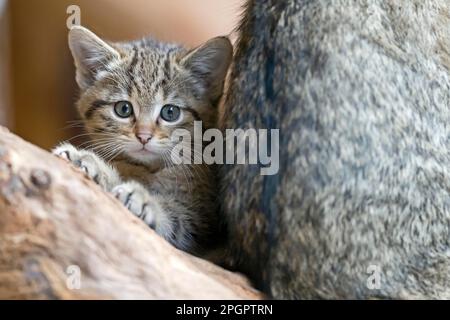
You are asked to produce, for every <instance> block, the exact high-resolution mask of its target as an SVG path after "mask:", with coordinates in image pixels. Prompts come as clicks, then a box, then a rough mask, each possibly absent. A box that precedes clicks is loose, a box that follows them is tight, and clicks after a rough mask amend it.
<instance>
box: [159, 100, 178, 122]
mask: <svg viewBox="0 0 450 320" xmlns="http://www.w3.org/2000/svg"><path fill="white" fill-rule="evenodd" d="M180 113H181V112H180V108H179V107H177V106H176V105H173V104H166V105H165V106H164V107H162V108H161V112H160V115H161V118H163V120H165V121H167V122H174V121H177V120H178V118H179V117H180Z"/></svg>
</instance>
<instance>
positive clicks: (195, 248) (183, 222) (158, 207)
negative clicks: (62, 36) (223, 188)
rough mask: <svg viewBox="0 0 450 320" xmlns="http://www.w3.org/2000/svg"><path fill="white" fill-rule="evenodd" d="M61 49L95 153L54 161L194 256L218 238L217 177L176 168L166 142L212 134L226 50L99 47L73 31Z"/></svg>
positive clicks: (212, 44)
mask: <svg viewBox="0 0 450 320" xmlns="http://www.w3.org/2000/svg"><path fill="white" fill-rule="evenodd" d="M69 46H70V49H71V51H72V55H73V57H74V60H75V65H76V69H77V70H76V80H77V83H78V85H79V87H80V89H81V95H80V99H79V101H78V103H77V107H78V111H79V113H80V115H81V117H82V120H83V122H84V125H85V127H86V130H87V132H88V133H89V135H90V137H91V139H92V142H93V143H92V145H91V147H92V149H91V150H81V149H77V148H76V147H74V146H73V145H71V144H68V143H63V144H61V145H60V146H58V147H57V148H55V149H54V150H53V152H54V154H56V155H58V156H61V157H63V158H66V159H67V160H69V161H70V162H72V163H73V164H74V165H76V166H77V167H80V168H82V169H83V170H84V171H85V173H86V174H87V175H88V176H89V177H90V178H92V179H93V180H94V181H95V182H97V183H98V184H99V185H100V186H101V187H103V188H104V189H105V190H107V191H110V192H112V193H113V194H114V195H115V196H116V197H117V198H118V199H119V200H120V201H121V202H122V203H123V204H124V205H125V206H126V207H127V208H128V209H129V210H130V211H131V212H132V213H134V214H135V215H137V216H138V217H139V218H141V219H142V220H144V221H145V222H146V223H147V224H148V225H149V226H150V227H152V228H153V229H154V230H155V231H156V232H157V233H158V234H159V235H161V236H162V237H164V238H165V239H166V240H168V241H169V242H171V243H172V244H173V245H175V246H176V247H177V248H180V249H182V250H185V251H188V252H191V253H194V254H201V253H202V252H204V249H206V248H207V247H209V246H212V245H213V244H214V243H213V242H214V241H213V240H214V239H217V237H218V231H219V229H220V228H219V221H218V218H217V216H216V205H215V203H216V201H215V195H216V191H215V190H214V188H215V181H214V178H215V175H214V172H213V170H212V168H211V167H209V166H206V165H188V164H182V165H174V164H173V163H172V161H171V156H170V152H171V150H172V148H173V147H174V146H175V144H176V143H178V142H179V140H176V141H174V139H171V134H172V132H173V131H174V130H175V129H177V128H184V129H187V130H189V131H190V132H191V133H192V132H193V128H194V121H202V125H203V128H204V129H208V128H211V127H214V126H215V124H216V114H217V108H216V107H217V103H218V101H219V99H220V97H221V96H222V91H223V83H224V79H225V75H226V72H227V69H228V66H229V64H230V61H231V57H232V46H231V43H230V41H229V40H228V39H227V38H225V37H217V38H214V39H211V40H209V41H208V42H206V43H205V44H203V45H202V46H200V47H198V48H196V49H194V50H190V51H189V50H186V49H185V48H183V47H181V46H178V45H174V44H167V43H161V42H157V41H155V40H152V39H143V40H141V41H135V42H128V43H106V42H105V41H103V40H101V39H100V38H99V37H97V36H96V35H95V34H93V33H92V32H90V31H89V30H87V29H85V28H83V27H80V26H76V27H73V28H72V29H71V31H70V33H69ZM192 140H193V139H192ZM108 160H109V161H108Z"/></svg>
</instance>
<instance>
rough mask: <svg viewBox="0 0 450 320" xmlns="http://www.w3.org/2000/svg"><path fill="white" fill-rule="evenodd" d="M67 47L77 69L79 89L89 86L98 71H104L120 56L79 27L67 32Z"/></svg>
mask: <svg viewBox="0 0 450 320" xmlns="http://www.w3.org/2000/svg"><path fill="white" fill-rule="evenodd" d="M69 47H70V51H72V56H73V58H74V60H75V66H76V68H77V75H76V79H77V83H78V85H79V87H80V88H81V89H86V88H87V87H89V86H91V85H92V84H93V83H94V81H95V79H96V75H97V74H98V72H99V71H101V70H105V66H106V65H108V64H109V63H110V62H111V61H113V60H114V59H117V60H119V59H120V54H119V53H118V52H117V51H116V50H115V49H114V48H113V47H111V46H110V45H109V44H107V43H106V42H105V41H103V40H102V39H100V38H99V37H97V36H96V35H95V34H94V33H92V32H91V31H89V30H88V29H86V28H84V27H81V26H74V27H72V29H70V32H69Z"/></svg>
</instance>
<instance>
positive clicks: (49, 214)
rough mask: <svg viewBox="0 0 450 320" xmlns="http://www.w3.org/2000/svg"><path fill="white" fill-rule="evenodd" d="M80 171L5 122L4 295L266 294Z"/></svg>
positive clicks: (0, 172)
mask: <svg viewBox="0 0 450 320" xmlns="http://www.w3.org/2000/svg"><path fill="white" fill-rule="evenodd" d="M262 297H263V296H262V295H261V294H260V293H259V292H258V291H256V290H254V289H253V288H252V287H251V286H250V284H249V283H248V281H247V280H246V279H245V278H244V277H243V276H241V275H238V274H234V273H232V272H229V271H226V270H224V269H221V268H220V267H217V266H215V265H213V264H211V263H209V262H207V261H204V260H202V259H199V258H196V257H193V256H191V255H189V254H187V253H184V252H181V251H179V250H177V249H175V248H174V247H172V246H171V245H170V244H169V243H167V242H166V241H164V240H163V239H162V238H161V237H159V236H158V235H157V234H155V233H154V232H153V230H151V229H150V228H149V227H147V226H146V225H145V224H144V223H143V222H142V221H140V220H139V219H137V218H136V217H134V216H133V215H132V214H130V213H129V212H128V210H127V209H126V208H124V207H123V206H122V205H121V204H120V203H119V202H118V201H117V200H116V199H115V198H114V197H112V196H111V195H109V194H107V193H105V192H104V191H103V190H101V189H100V187H98V186H97V185H96V184H95V183H94V182H92V181H90V180H89V179H88V178H86V177H85V176H84V175H83V174H82V172H81V171H79V170H78V169H76V168H74V167H72V166H71V165H70V164H68V163H66V162H65V161H63V160H62V159H58V158H56V157H55V156H53V155H51V154H50V153H48V152H46V151H44V150H42V149H40V148H38V147H36V146H33V145H31V144H30V143H28V142H25V141H24V140H22V139H21V138H19V137H17V136H15V135H13V134H12V133H10V132H8V130H7V129H4V128H1V127H0V299H91V298H93V299H260V298H262Z"/></svg>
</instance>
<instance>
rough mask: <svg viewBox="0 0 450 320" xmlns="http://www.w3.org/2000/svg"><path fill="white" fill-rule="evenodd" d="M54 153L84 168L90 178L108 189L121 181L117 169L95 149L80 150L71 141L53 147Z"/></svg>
mask: <svg viewBox="0 0 450 320" xmlns="http://www.w3.org/2000/svg"><path fill="white" fill-rule="evenodd" d="M52 153H53V154H55V155H57V156H59V157H61V158H63V159H65V160H67V161H69V162H71V163H72V164H73V165H75V166H76V167H78V168H80V169H81V170H83V171H84V173H85V174H86V175H87V176H88V177H89V178H91V179H92V180H94V181H95V182H96V183H97V184H99V185H100V186H101V187H102V188H103V189H105V190H107V191H111V190H112V189H113V188H114V187H115V186H116V185H118V184H120V183H121V179H120V176H119V174H118V173H117V171H116V170H115V169H114V168H113V167H112V166H110V165H109V164H107V163H106V162H105V161H104V160H103V159H102V158H100V157H99V156H98V155H96V154H95V153H94V152H93V151H90V150H80V149H77V148H75V147H74V146H73V145H71V144H70V143H63V144H61V145H59V146H58V147H56V148H55V149H53V150H52Z"/></svg>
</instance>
